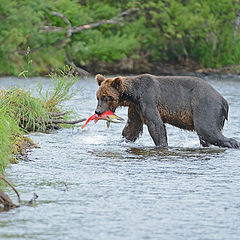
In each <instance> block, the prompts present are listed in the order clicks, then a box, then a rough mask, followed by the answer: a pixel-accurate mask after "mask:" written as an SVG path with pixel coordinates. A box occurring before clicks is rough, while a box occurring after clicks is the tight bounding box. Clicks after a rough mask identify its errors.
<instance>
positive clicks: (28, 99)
mask: <svg viewBox="0 0 240 240" xmlns="http://www.w3.org/2000/svg"><path fill="white" fill-rule="evenodd" d="M69 70H71V69H69V68H66V69H65V70H64V71H61V72H60V73H59V74H55V75H53V76H51V78H50V79H49V82H51V84H52V85H53V90H51V91H49V90H46V91H43V90H42V87H41V86H39V87H38V88H37V89H38V92H39V94H38V95H39V97H35V96H33V94H32V91H31V90H30V89H27V87H25V88H19V87H10V88H9V89H1V90H0V174H3V173H4V170H5V168H6V166H7V165H8V164H9V163H10V162H11V163H17V162H18V160H19V159H26V156H27V151H28V149H31V148H34V147H37V145H36V144H34V143H33V141H32V140H31V139H29V138H28V137H26V136H25V135H26V134H28V133H31V132H49V131H52V130H55V129H59V128H61V127H63V126H66V124H68V125H69V124H70V125H71V124H76V123H79V122H82V121H84V120H85V119H78V120H75V121H69V120H70V112H69V111H63V109H62V106H61V104H62V102H64V101H66V100H68V99H70V98H71V97H72V96H73V95H74V92H73V91H72V87H73V85H74V84H75V83H76V81H77V80H78V78H77V77H74V76H72V75H69V74H70V71H69Z"/></svg>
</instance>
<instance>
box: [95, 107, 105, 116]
mask: <svg viewBox="0 0 240 240" xmlns="http://www.w3.org/2000/svg"><path fill="white" fill-rule="evenodd" d="M95 113H96V114H97V115H101V114H102V113H103V112H102V111H101V110H100V109H98V108H97V109H96V110H95Z"/></svg>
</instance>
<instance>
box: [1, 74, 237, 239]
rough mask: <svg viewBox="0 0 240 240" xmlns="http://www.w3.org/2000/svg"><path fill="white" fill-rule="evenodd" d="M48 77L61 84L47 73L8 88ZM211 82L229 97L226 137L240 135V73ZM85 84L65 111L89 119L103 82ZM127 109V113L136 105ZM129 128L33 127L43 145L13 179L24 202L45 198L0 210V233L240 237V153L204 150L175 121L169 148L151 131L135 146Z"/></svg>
mask: <svg viewBox="0 0 240 240" xmlns="http://www.w3.org/2000/svg"><path fill="white" fill-rule="evenodd" d="M39 81H40V82H42V83H43V86H44V88H45V89H49V88H51V87H52V86H51V84H50V83H49V81H48V80H47V79H44V78H34V79H31V80H29V81H28V80H25V81H22V80H19V79H15V78H5V79H3V78H2V79H0V86H5V87H10V86H12V85H20V86H22V87H23V86H24V84H25V85H28V86H29V87H30V88H31V89H36V85H37V83H38V82H39ZM206 81H209V82H210V84H211V85H213V86H214V87H215V88H216V89H218V91H219V92H220V93H222V94H223V95H224V97H225V98H226V99H227V100H228V102H229V105H230V111H229V121H228V122H227V123H226V124H225V128H224V134H225V135H226V136H229V137H230V136H231V137H234V138H236V139H237V140H239V141H240V120H239V119H240V108H239V102H240V79H233V78H231V77H229V78H226V79H217V80H216V79H206ZM24 82H25V83H24ZM78 86H80V87H81V88H82V90H81V91H80V92H79V94H78V95H76V96H75V97H74V98H73V99H72V100H70V101H68V102H66V103H65V108H67V109H69V108H73V109H74V110H75V111H76V112H77V115H78V117H79V118H81V117H88V116H90V115H92V114H93V112H94V109H95V107H96V99H95V91H96V89H97V84H96V83H95V80H94V79H93V78H87V79H80V80H79V83H78ZM117 114H118V115H119V116H121V117H123V118H125V119H127V110H126V109H124V108H122V109H119V110H118V111H117ZM123 127H124V123H121V124H112V125H111V126H110V128H109V129H108V128H107V127H106V124H105V122H103V121H99V122H98V123H97V124H94V123H89V124H88V125H87V127H86V128H85V129H84V130H81V129H79V128H73V129H62V130H59V131H56V132H53V133H51V134H42V133H34V134H31V135H30V136H31V138H32V139H33V140H34V141H35V143H37V144H38V145H39V146H40V148H38V149H34V150H32V151H31V152H30V153H29V155H28V157H29V160H30V161H21V162H19V164H17V165H12V166H11V167H9V168H8V169H7V170H6V176H7V178H8V179H9V180H10V181H11V182H13V183H14V184H15V186H16V188H17V189H18V190H19V191H20V193H21V197H22V199H23V200H25V201H27V200H29V199H31V197H32V194H33V193H34V192H36V193H37V194H38V196H39V198H38V200H37V205H36V206H35V207H30V206H22V207H20V208H18V209H14V210H12V211H9V212H3V213H0V239H1V240H6V239H11V240H13V239H18V240H20V239H22V240H26V239H44V240H46V239H59V240H64V239H73V240H74V239H76V240H77V239H84V240H85V239H86V240H87V239H89V240H90V239H94V240H95V239H99V240H100V239H101V240H106V239H111V240H114V239H134V240H139V239H164V240H166V239H167V240H168V239H169V240H170V239H172V240H176V239H178V240H179V239H180V240H186V239H199V240H200V239H201V240H203V239H204V240H207V239H209V240H214V239H221V240H223V239H226V240H229V239H231V240H234V239H240V190H239V189H240V157H239V156H240V151H239V150H235V149H221V148H218V147H210V148H202V147H200V144H199V141H198V137H197V135H196V134H195V133H191V132H186V131H183V130H179V129H177V128H174V127H171V126H168V127H167V132H168V141H169V145H170V147H169V149H158V148H155V147H154V145H153V142H152V139H151V138H150V136H149V134H148V132H147V129H146V128H144V133H143V136H142V137H141V138H140V139H139V140H138V141H137V142H135V143H126V142H124V141H123V140H122V138H121V131H122V128H123ZM64 182H66V183H67V189H66V186H65V184H64ZM9 195H10V196H11V198H12V199H14V200H15V201H16V197H15V195H14V193H12V192H11V191H10V192H9Z"/></svg>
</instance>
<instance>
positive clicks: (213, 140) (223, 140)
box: [193, 105, 240, 148]
mask: <svg viewBox="0 0 240 240" xmlns="http://www.w3.org/2000/svg"><path fill="white" fill-rule="evenodd" d="M193 116H194V119H193V122H194V128H195V130H196V132H197V134H198V136H199V138H200V142H201V140H203V141H204V142H206V143H208V144H212V145H215V146H219V147H228V148H240V143H239V142H238V141H237V140H235V139H233V138H227V137H225V136H224V135H223V134H222V129H223V125H224V121H225V118H226V117H225V116H224V115H223V111H222V108H221V107H219V108H217V107H212V108H211V105H210V106H209V109H208V110H206V109H204V108H198V109H196V111H195V112H194V114H193ZM204 142H203V143H204ZM201 144H202V143H201Z"/></svg>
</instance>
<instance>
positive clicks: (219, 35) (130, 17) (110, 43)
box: [0, 0, 240, 75]
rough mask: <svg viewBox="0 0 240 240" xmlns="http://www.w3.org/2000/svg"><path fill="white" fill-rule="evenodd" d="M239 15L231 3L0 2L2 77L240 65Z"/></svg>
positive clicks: (171, 0) (194, 0) (203, 0)
mask: <svg viewBox="0 0 240 240" xmlns="http://www.w3.org/2000/svg"><path fill="white" fill-rule="evenodd" d="M133 8H137V10H136V11H132V12H128V14H122V15H121V13H123V12H124V11H127V10H129V9H133ZM118 14H120V15H121V16H118ZM238 15H239V1H237V0H152V1H145V0H120V1H106V0H103V1H96V0H80V1H79V0H72V1H69V0H59V1H54V0H50V1H49V0H35V1H31V0H23V1H17V0H12V1H9V0H1V4H0V20H1V25H0V43H1V44H0V74H2V75H3V74H13V75H18V74H19V73H20V72H22V71H24V70H25V71H28V73H29V74H31V75H36V74H46V73H47V72H50V71H51V69H54V68H59V67H61V66H62V65H64V64H65V63H68V64H69V63H72V62H73V63H74V65H76V66H77V67H80V68H84V69H87V70H88V69H89V66H94V65H95V64H96V63H113V64H114V63H117V61H119V60H122V59H132V60H138V59H141V58H144V59H146V60H147V61H148V62H150V63H156V64H157V63H167V62H168V63H180V64H184V63H187V62H195V63H196V64H199V65H201V66H203V67H224V66H226V65H233V64H240V41H239V37H240V24H239V22H240V19H239V16H238ZM103 19H107V20H110V19H112V21H110V22H105V23H103V22H101V20H103ZM92 23H97V24H95V25H92ZM79 26H80V28H79ZM29 51H30V53H29ZM30 62H31V64H29V63H30Z"/></svg>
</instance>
